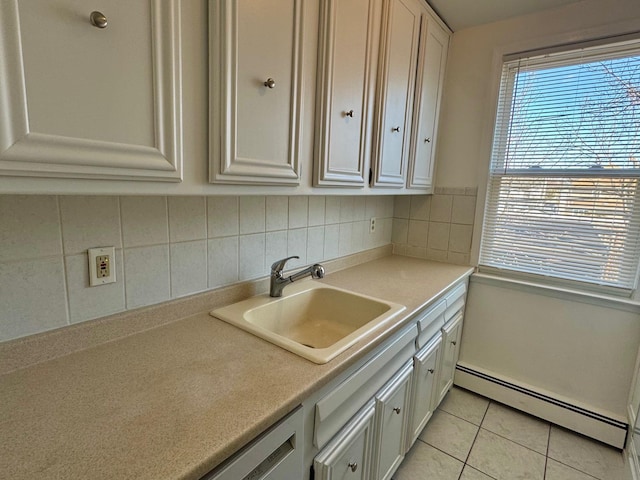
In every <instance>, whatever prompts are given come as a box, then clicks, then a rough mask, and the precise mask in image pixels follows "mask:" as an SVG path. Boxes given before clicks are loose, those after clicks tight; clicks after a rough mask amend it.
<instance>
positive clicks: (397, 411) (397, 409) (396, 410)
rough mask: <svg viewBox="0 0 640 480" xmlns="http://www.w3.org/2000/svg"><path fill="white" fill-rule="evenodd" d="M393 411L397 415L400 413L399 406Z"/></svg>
mask: <svg viewBox="0 0 640 480" xmlns="http://www.w3.org/2000/svg"><path fill="white" fill-rule="evenodd" d="M393 411H394V412H396V413H397V414H398V415H400V411H401V410H400V407H395V408H394V409H393Z"/></svg>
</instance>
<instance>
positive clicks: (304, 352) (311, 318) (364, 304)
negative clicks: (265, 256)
mask: <svg viewBox="0 0 640 480" xmlns="http://www.w3.org/2000/svg"><path fill="white" fill-rule="evenodd" d="M404 309H405V307H404V306H402V305H398V304H396V303H391V302H387V301H384V300H380V299H377V298H373V297H368V296H365V295H360V294H357V293H354V292H350V291H348V290H343V289H341V288H336V287H331V286H328V285H325V284H322V283H319V282H317V281H312V280H309V281H302V282H300V283H299V284H297V283H296V284H293V285H290V286H288V287H287V288H286V289H285V291H284V292H283V296H282V297H280V298H271V297H269V295H267V294H265V295H259V296H256V297H252V298H249V299H247V300H244V301H242V302H238V303H234V304H232V305H228V306H226V307H223V308H219V309H217V310H213V311H212V312H211V315H212V316H214V317H216V318H219V319H220V320H224V321H225V322H227V323H231V324H232V325H235V326H237V327H239V328H241V329H243V330H246V331H248V332H250V333H253V334H254V335H257V336H258V337H260V338H263V339H264V340H267V341H269V342H271V343H274V344H276V345H278V346H280V347H282V348H284V349H286V350H289V351H290V352H293V353H295V354H297V355H300V356H301V357H304V358H306V359H308V360H311V361H312V362H314V363H319V364H322V363H327V362H328V361H329V360H331V359H332V358H334V357H335V356H336V355H338V354H340V353H341V352H343V351H345V350H346V349H347V348H349V347H350V346H351V345H353V344H354V343H356V342H357V341H358V340H359V339H361V338H362V337H363V336H365V335H367V334H369V333H371V332H372V331H374V330H376V329H378V328H381V327H382V326H383V325H385V324H386V323H388V322H389V321H390V320H392V319H393V318H395V317H396V316H397V315H398V314H399V313H400V312H402V311H403V310H404Z"/></svg>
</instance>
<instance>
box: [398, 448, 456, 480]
mask: <svg viewBox="0 0 640 480" xmlns="http://www.w3.org/2000/svg"><path fill="white" fill-rule="evenodd" d="M463 465H464V464H463V463H462V462H460V461H459V460H456V459H455V458H453V457H450V456H449V455H447V454H446V453H442V452H441V451H439V450H437V449H435V448H433V447H432V446H430V445H426V444H424V443H422V442H420V441H417V442H416V443H415V444H414V445H413V447H412V448H411V450H409V453H408V454H407V456H406V457H405V459H404V462H402V465H400V468H399V469H398V471H397V472H396V473H395V475H394V476H393V479H394V480H425V479H428V480H458V478H459V477H460V472H461V471H462V467H463Z"/></svg>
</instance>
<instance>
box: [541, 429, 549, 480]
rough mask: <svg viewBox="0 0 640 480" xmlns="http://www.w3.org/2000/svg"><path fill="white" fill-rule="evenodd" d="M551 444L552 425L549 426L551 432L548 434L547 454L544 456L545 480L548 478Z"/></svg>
mask: <svg viewBox="0 0 640 480" xmlns="http://www.w3.org/2000/svg"><path fill="white" fill-rule="evenodd" d="M550 443H551V424H549V431H548V432H547V452H546V454H545V456H544V475H543V480H546V478H547V464H548V463H549V444H550Z"/></svg>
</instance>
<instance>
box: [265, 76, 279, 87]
mask: <svg viewBox="0 0 640 480" xmlns="http://www.w3.org/2000/svg"><path fill="white" fill-rule="evenodd" d="M264 86H265V87H268V88H276V81H275V80H274V79H273V78H267V81H266V82H264Z"/></svg>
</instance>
